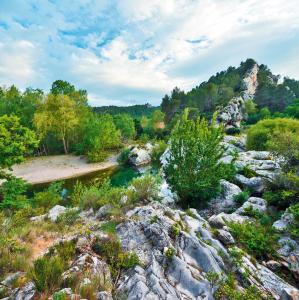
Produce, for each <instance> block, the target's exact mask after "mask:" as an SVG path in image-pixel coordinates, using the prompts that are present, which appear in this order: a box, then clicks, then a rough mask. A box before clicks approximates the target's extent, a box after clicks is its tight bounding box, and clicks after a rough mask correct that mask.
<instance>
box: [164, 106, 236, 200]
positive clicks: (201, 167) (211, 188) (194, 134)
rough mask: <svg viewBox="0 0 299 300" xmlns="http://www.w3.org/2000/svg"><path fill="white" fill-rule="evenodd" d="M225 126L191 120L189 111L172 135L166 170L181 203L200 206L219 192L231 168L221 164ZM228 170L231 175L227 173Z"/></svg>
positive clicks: (198, 119) (202, 119)
mask: <svg viewBox="0 0 299 300" xmlns="http://www.w3.org/2000/svg"><path fill="white" fill-rule="evenodd" d="M222 138H223V129H222V127H216V126H215V123H214V121H213V122H212V123H211V125H208V121H206V120H205V119H204V118H196V119H195V120H193V119H191V120H190V119H188V110H186V111H185V113H184V115H183V117H182V119H181V120H180V122H179V123H178V125H177V126H176V128H175V129H174V131H173V132H172V135H171V137H170V143H169V157H168V158H167V165H166V167H165V168H164V171H165V174H166V177H167V181H168V183H169V184H170V186H171V188H172V189H173V190H175V191H176V192H177V193H178V195H179V197H180V200H181V202H182V204H191V205H195V206H198V205H200V201H206V200H209V199H211V198H212V197H214V196H216V195H217V194H218V193H219V192H220V179H222V178H225V177H226V176H227V173H230V174H231V171H232V168H231V166H227V165H224V164H223V163H220V162H219V159H220V157H222V155H223V151H224V147H223V145H222V144H221V141H222ZM228 170H229V171H230V172H228Z"/></svg>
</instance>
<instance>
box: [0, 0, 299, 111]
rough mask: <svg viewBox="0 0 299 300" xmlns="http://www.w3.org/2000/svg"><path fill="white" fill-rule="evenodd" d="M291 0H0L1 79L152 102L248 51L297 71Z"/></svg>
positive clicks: (94, 101)
mask: <svg viewBox="0 0 299 300" xmlns="http://www.w3.org/2000/svg"><path fill="white" fill-rule="evenodd" d="M298 2H299V1H298V0H287V1H286V0H118V1H116V0H75V1H74V0H48V1H46V0H0V85H1V86H3V85H4V86H10V85H12V84H15V85H16V86H17V87H19V88H20V89H22V90H24V89H25V88H26V87H32V88H42V89H44V90H46V91H48V90H49V89H50V86H51V83H52V82H53V81H54V80H57V79H62V80H67V81H69V82H71V83H72V84H74V85H75V86H76V87H77V88H82V89H86V90H87V91H88V95H89V102H90V104H91V105H94V106H101V105H132V104H142V103H146V102H147V103H150V104H152V105H159V104H160V102H161V99H162V97H163V96H164V95H165V94H166V93H170V91H171V90H172V89H173V88H174V87H175V86H178V87H179V88H181V89H184V90H189V89H191V88H192V87H194V86H196V85H198V84H200V83H201V82H202V81H205V80H208V78H209V77H210V76H211V75H213V74H215V73H216V72H217V71H221V70H224V69H226V68H227V67H228V66H230V65H232V66H238V65H239V64H240V62H241V61H244V60H246V59H247V58H253V59H255V60H256V61H257V62H258V63H263V64H267V65H268V66H269V67H270V69H271V70H272V71H273V72H274V73H276V74H282V75H283V76H289V77H291V78H296V79H299V7H298V4H299V3H298Z"/></svg>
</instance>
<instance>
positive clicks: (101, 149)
mask: <svg viewBox="0 0 299 300" xmlns="http://www.w3.org/2000/svg"><path fill="white" fill-rule="evenodd" d="M81 130H82V131H83V132H84V135H83V137H82V140H81V141H80V142H79V143H78V144H77V147H76V148H77V153H79V154H86V155H87V156H88V158H89V160H90V161H100V160H103V159H104V158H105V157H106V153H105V151H106V150H109V149H115V148H118V147H119V146H120V131H119V130H117V128H116V126H115V124H114V122H113V118H112V116H111V115H109V114H103V115H97V114H95V113H90V114H89V117H88V118H86V119H85V120H84V123H83V124H82V126H81Z"/></svg>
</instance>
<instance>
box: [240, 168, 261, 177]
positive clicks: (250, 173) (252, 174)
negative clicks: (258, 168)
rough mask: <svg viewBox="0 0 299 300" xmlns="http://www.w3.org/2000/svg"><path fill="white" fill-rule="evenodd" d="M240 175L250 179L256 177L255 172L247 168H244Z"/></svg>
mask: <svg viewBox="0 0 299 300" xmlns="http://www.w3.org/2000/svg"><path fill="white" fill-rule="evenodd" d="M239 173H240V174H242V175H244V176H245V177H247V178H252V177H256V176H257V173H256V172H255V171H253V170H252V169H250V168H249V167H248V166H244V167H243V168H242V169H241V170H240V171H239Z"/></svg>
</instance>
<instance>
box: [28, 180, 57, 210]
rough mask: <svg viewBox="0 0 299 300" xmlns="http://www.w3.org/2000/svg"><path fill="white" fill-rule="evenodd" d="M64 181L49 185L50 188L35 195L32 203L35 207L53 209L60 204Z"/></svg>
mask: <svg viewBox="0 0 299 300" xmlns="http://www.w3.org/2000/svg"><path fill="white" fill-rule="evenodd" d="M62 185H63V181H56V182H53V183H51V184H50V185H49V187H48V188H47V189H46V190H44V191H42V192H37V193H34V197H33V199H32V203H33V205H34V206H35V207H43V208H46V209H47V208H51V207H53V206H55V205H56V204H58V203H59V202H60V201H61V200H62V197H61V191H62Z"/></svg>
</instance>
